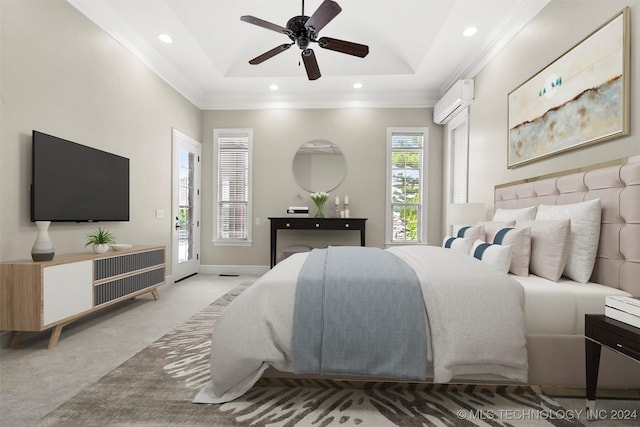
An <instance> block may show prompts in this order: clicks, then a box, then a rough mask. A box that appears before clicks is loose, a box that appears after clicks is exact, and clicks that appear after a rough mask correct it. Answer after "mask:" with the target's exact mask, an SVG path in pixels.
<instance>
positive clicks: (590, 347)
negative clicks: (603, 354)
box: [584, 338, 602, 410]
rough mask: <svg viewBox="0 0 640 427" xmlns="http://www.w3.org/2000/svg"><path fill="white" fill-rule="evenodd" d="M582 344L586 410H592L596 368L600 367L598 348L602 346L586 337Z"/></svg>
mask: <svg viewBox="0 0 640 427" xmlns="http://www.w3.org/2000/svg"><path fill="white" fill-rule="evenodd" d="M584 345H585V365H586V379H587V410H589V409H591V410H593V409H594V407H595V400H596V389H597V388H598V370H599V369H600V350H601V349H602V347H601V346H600V344H599V343H597V342H594V341H591V340H590V339H586V338H585V340H584Z"/></svg>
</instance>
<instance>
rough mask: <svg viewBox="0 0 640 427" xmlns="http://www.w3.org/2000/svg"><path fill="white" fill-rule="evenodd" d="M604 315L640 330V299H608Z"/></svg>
mask: <svg viewBox="0 0 640 427" xmlns="http://www.w3.org/2000/svg"><path fill="white" fill-rule="evenodd" d="M604 315H605V316H607V317H610V318H612V319H616V320H618V321H620V322H623V323H626V324H628V325H631V326H635V327H636V328H640V298H638V297H607V298H606V300H605V306H604Z"/></svg>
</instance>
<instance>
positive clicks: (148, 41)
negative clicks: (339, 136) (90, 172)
mask: <svg viewBox="0 0 640 427" xmlns="http://www.w3.org/2000/svg"><path fill="white" fill-rule="evenodd" d="M68 1H69V3H71V4H72V5H73V6H74V7H76V8H77V9H78V10H79V11H80V12H82V13H83V14H84V15H86V16H87V17H88V18H89V19H91V20H92V21H94V22H95V23H96V24H97V25H99V26H100V27H101V28H103V29H104V30H105V31H106V32H107V33H109V34H111V36H112V37H114V38H115V39H116V40H118V41H119V42H120V43H121V44H122V45H124V46H125V47H126V48H127V49H129V50H130V51H131V52H133V53H134V54H135V55H136V56H138V57H139V58H140V59H141V60H142V61H143V62H144V63H146V64H147V65H148V66H149V67H150V68H151V69H152V70H153V71H154V72H155V73H157V74H158V75H159V76H160V77H162V78H163V79H164V80H165V81H167V82H168V83H169V84H170V85H171V86H173V87H174V88H175V89H177V90H178V91H179V92H180V93H182V94H183V95H184V96H185V97H186V98H188V99H189V100H190V101H191V102H193V103H194V104H195V105H197V106H198V107H199V108H201V109H253V108H339V107H430V106H433V105H434V104H435V102H436V101H437V100H438V99H439V98H440V96H441V95H442V94H443V93H444V92H445V91H446V90H447V89H448V88H449V87H450V86H451V85H452V84H453V83H454V82H455V81H456V80H458V79H461V78H473V77H475V75H476V74H477V73H478V72H479V71H480V70H481V69H482V67H483V66H484V65H485V64H486V63H487V62H488V61H489V60H490V59H491V58H492V57H493V55H495V54H496V53H497V52H498V51H499V50H500V49H501V48H502V47H503V46H504V45H505V44H506V43H507V42H508V41H509V40H510V39H511V38H512V37H513V36H515V35H516V34H517V32H518V31H520V30H521V29H522V28H523V27H524V26H525V25H526V24H527V23H528V22H529V21H530V20H531V19H532V18H533V17H534V16H535V15H536V14H537V13H538V12H539V11H540V10H541V9H542V8H543V7H544V6H545V5H546V4H547V3H548V2H549V1H550V0H492V1H484V0H337V1H338V3H339V4H340V6H341V7H342V12H341V13H340V14H339V15H338V16H336V18H335V19H334V20H332V21H331V22H329V23H328V24H327V26H326V27H324V29H322V30H321V31H320V36H327V37H333V38H338V39H342V40H348V41H353V42H356V43H361V44H366V45H368V46H369V51H370V53H369V55H368V56H367V57H366V58H358V57H354V56H350V55H345V54H342V53H338V52H333V51H329V50H326V49H322V48H320V47H319V46H318V45H317V44H313V45H311V46H310V47H311V48H313V50H314V52H315V54H316V58H317V60H318V63H319V66H320V70H321V72H322V77H321V78H320V79H318V80H315V81H309V80H308V79H307V76H306V72H305V69H304V65H300V66H299V62H300V50H299V49H298V48H297V47H296V46H293V47H292V48H291V49H289V50H288V51H285V52H283V53H281V54H279V55H277V56H275V57H273V58H271V59H269V60H267V61H266V62H263V63H262V64H259V65H250V64H249V63H248V61H249V60H250V59H252V58H254V57H256V56H258V55H259V54H262V53H264V52H266V51H268V50H270V49H272V48H274V47H276V46H278V45H280V44H283V43H288V42H289V38H288V37H287V36H285V35H283V34H278V33H277V32H274V31H270V30H267V29H265V28H261V27H258V26H255V25H251V24H248V23H245V22H242V21H240V16H242V15H253V16H255V17H258V18H261V19H264V20H266V21H269V22H272V23H274V24H277V25H280V26H283V27H284V26H286V23H287V21H288V20H289V18H291V17H293V16H296V15H300V13H301V12H302V1H301V0H287V1H283V0H280V1H258V0H253V1H252V0H233V1H225V0H68ZM320 3H322V0H307V1H305V15H308V16H311V15H312V14H313V12H314V11H315V10H316V9H317V8H318V6H319V5H320ZM469 26H475V27H477V28H478V32H477V34H476V35H475V36H473V37H464V36H463V35H462V32H463V30H464V29H465V28H467V27H469ZM161 33H165V34H169V35H170V36H171V37H172V38H173V43H172V44H165V43H163V42H161V41H160V40H159V39H158V35H159V34H161ZM356 82H359V83H362V85H363V87H362V88H361V89H354V88H353V84H354V83H356ZM271 84H276V85H278V87H279V90H277V91H271V90H270V89H269V86H270V85H271Z"/></svg>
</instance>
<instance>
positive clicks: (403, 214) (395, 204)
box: [386, 128, 428, 244]
mask: <svg viewBox="0 0 640 427" xmlns="http://www.w3.org/2000/svg"><path fill="white" fill-rule="evenodd" d="M427 147H428V129H427V128H388V129H387V221H386V223H387V224H386V228H387V232H386V234H387V244H401V243H423V242H424V241H425V237H426V224H427V221H426V217H427V215H426V206H425V205H424V203H425V201H426V188H427V178H426V170H425V165H426V164H427V152H428V150H427Z"/></svg>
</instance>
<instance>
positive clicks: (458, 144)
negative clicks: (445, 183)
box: [451, 122, 469, 203]
mask: <svg viewBox="0 0 640 427" xmlns="http://www.w3.org/2000/svg"><path fill="white" fill-rule="evenodd" d="M467 140H468V135H467V123H466V122H465V123H463V124H461V125H460V126H458V127H456V128H455V129H454V130H453V132H451V203H467V172H468V167H467V159H468V152H469V149H468V141H467Z"/></svg>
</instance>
